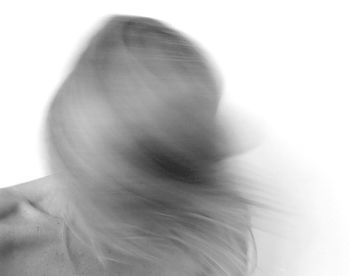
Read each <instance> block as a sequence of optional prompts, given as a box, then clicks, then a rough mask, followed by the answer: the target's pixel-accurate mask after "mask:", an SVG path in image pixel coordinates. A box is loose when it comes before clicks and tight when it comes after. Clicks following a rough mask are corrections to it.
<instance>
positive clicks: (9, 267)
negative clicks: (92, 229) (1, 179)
mask: <svg viewBox="0 0 350 276" xmlns="http://www.w3.org/2000/svg"><path fill="white" fill-rule="evenodd" d="M34 184H35V183H34ZM31 185H32V184H31V183H26V184H21V185H17V186H13V187H9V188H3V189H0V271H1V273H2V274H1V275H22V272H21V271H20V269H26V270H28V268H29V267H30V266H31V267H32V265H31V263H32V264H34V263H35V262H37V261H38V260H40V261H43V260H45V258H47V256H44V255H41V254H42V252H45V251H46V252H47V250H46V249H47V248H55V247H59V246H60V239H61V236H60V231H59V229H61V228H62V227H61V223H62V222H61V221H59V220H57V219H55V218H53V217H51V216H49V215H48V214H46V213H45V212H43V211H42V210H40V208H37V206H36V198H35V197H31V195H29V196H28V195H27V193H26V190H27V189H29V190H30V189H31V188H32V186H31ZM43 249H44V250H43ZM56 252H57V250H56ZM39 255H40V256H39ZM51 257H52V256H51ZM14 273H17V274H14ZM23 275H24V273H23ZM33 275H34V274H33Z"/></svg>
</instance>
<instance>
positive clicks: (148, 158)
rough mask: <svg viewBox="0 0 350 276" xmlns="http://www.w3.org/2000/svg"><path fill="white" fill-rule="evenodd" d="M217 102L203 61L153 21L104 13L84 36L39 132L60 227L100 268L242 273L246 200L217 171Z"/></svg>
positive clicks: (247, 230)
mask: <svg viewBox="0 0 350 276" xmlns="http://www.w3.org/2000/svg"><path fill="white" fill-rule="evenodd" d="M219 99H220V88H219V84H218V81H217V79H216V78H215V72H213V71H212V69H211V67H210V66H209V65H208V61H207V60H206V57H205V55H204V54H202V52H201V51H200V49H199V48H198V47H197V46H195V44H194V43H193V42H192V41H191V40H189V39H188V38H186V36H185V35H183V34H182V33H180V32H178V31H176V30H174V29H172V28H170V27H169V26H167V25H165V24H163V23H161V22H159V21H157V20H154V19H150V18H142V17H134V16H113V17H111V18H109V19H108V20H107V21H106V22H105V24H104V25H103V26H102V27H101V29H100V30H99V31H98V32H97V33H96V34H95V35H94V36H93V37H92V38H91V40H90V42H89V43H88V45H87V46H86V48H85V50H84V51H83V52H82V54H81V56H80V58H79V59H78V61H77V63H76V65H75V66H74V68H73V69H72V71H71V72H70V73H69V75H68V77H67V78H66V80H65V81H64V83H63V84H62V86H61V87H60V89H59V91H58V93H57V94H56V96H55V97H54V99H53V101H52V103H51V106H50V109H49V114H48V120H47V133H48V141H49V142H48V144H49V145H48V150H49V153H50V159H51V160H50V161H51V167H52V171H53V172H58V173H60V174H62V184H61V185H62V193H63V194H64V196H65V197H66V198H67V199H69V202H71V203H72V206H71V209H70V212H69V213H68V214H67V215H66V216H67V218H66V223H67V225H68V226H69V227H70V228H71V229H72V230H73V231H75V233H77V235H78V236H79V237H80V238H81V239H82V240H84V241H85V243H86V244H88V245H89V246H90V248H91V249H92V250H93V251H94V253H95V254H96V256H97V257H98V258H99V259H100V260H101V261H102V262H104V263H106V262H111V261H112V262H114V263H117V264H120V267H124V268H125V267H127V269H126V270H127V271H130V275H135V274H132V272H131V271H134V270H133V269H134V268H133V266H134V265H135V264H138V266H142V267H143V269H145V267H152V271H164V270H163V269H164V268H166V269H169V270H171V269H173V271H177V273H178V274H176V275H233V276H243V275H248V273H249V270H250V268H251V266H252V264H253V262H254V260H253V259H254V258H253V257H252V252H253V251H254V249H253V243H254V239H253V237H252V235H251V226H250V211H249V209H250V203H249V200H247V199H246V198H244V197H243V196H242V195H241V194H240V193H239V185H240V183H238V181H236V180H235V179H231V178H229V177H227V175H226V173H225V170H224V169H223V162H224V161H225V159H226V158H227V157H228V156H227V154H226V152H225V147H224V146H223V145H222V140H221V138H220V130H219V128H218V124H217V116H216V112H217V108H218V104H219ZM72 218H74V221H73V220H72ZM174 260H176V261H174ZM135 271H136V270H135ZM123 275H124V274H123ZM126 275H128V274H126ZM140 275H141V274H140ZM143 275H145V274H143ZM147 275H152V274H151V273H149V274H147ZM154 275H172V274H170V273H169V274H162V272H158V274H157V273H154Z"/></svg>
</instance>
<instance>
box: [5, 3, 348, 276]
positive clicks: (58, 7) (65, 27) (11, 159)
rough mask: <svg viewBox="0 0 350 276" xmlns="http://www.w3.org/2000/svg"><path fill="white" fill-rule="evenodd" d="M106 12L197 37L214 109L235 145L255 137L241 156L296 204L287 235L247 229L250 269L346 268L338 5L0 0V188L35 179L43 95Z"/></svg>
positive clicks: (344, 80)
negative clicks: (230, 124) (254, 256)
mask: <svg viewBox="0 0 350 276" xmlns="http://www.w3.org/2000/svg"><path fill="white" fill-rule="evenodd" d="M109 14H133V15H143V16H149V17H155V18H158V19H161V20H164V21H166V22H167V23H169V24H171V25H172V26H174V27H176V28H177V29H180V30H182V31H184V32H186V33H187V34H189V35H190V36H191V37H193V38H194V39H195V40H197V41H199V42H200V44H202V45H203V46H204V47H205V49H206V50H207V52H209V53H210V55H211V57H212V58H213V60H214V61H215V63H216V65H217V67H218V68H219V69H220V72H221V75H222V79H223V84H224V93H225V94H224V98H223V104H222V111H223V114H225V116H227V117H228V118H230V119H232V120H233V121H239V122H240V124H239V125H240V128H241V131H242V134H240V135H241V141H243V143H244V146H247V147H252V146H254V145H255V144H256V143H259V144H260V146H257V147H256V148H255V149H253V150H251V151H248V152H247V153H246V154H245V155H242V158H243V159H246V160H247V161H248V163H249V162H250V163H251V164H254V165H252V166H255V169H257V168H260V169H261V171H263V173H261V174H263V175H264V176H265V181H266V179H270V180H271V183H272V184H273V186H275V187H276V189H279V190H280V191H282V193H284V194H285V195H287V197H290V198H294V200H295V202H298V203H297V204H296V205H298V206H299V207H298V208H299V209H298V211H296V213H298V212H301V213H303V214H304V215H305V217H304V218H303V219H300V221H302V225H301V226H300V225H299V228H301V230H295V229H294V228H291V229H292V230H291V229H289V230H287V232H288V231H289V232H290V233H292V234H295V235H294V236H297V237H296V238H295V237H294V238H295V240H298V242H295V244H293V242H290V244H293V245H292V246H291V245H290V244H289V245H283V246H282V245H281V247H280V248H279V245H278V244H276V242H273V246H271V241H270V240H269V239H268V238H266V239H265V238H259V235H258V236H257V242H258V247H259V248H260V255H262V256H263V257H261V258H260V264H259V269H258V271H257V274H256V275H266V276H267V275H268V276H271V275H293V276H295V275H301V276H303V275H305V276H306V275H307V276H313V275H315V276H316V275H317V276H322V275H339V276H343V275H344V276H345V275H350V269H349V266H348V260H349V258H350V237H349V235H350V225H349V217H350V214H349V212H348V211H350V204H349V198H350V189H349V184H350V181H349V180H350V177H349V171H350V169H349V163H350V145H349V140H350V126H349V118H350V108H349V104H350V97H349V93H350V77H349V73H350V54H349V52H350V51H349V49H350V7H349V4H348V3H347V1H331V0H329V1H322V0H318V1H310V0H303V1H299V0H293V1H282V0H280V1H277V0H276V1H271V0H267V1H264V0H259V1H233V0H232V1H218V0H217V1H195V0H193V1H190V0H187V1H179V0H178V1H165V0H163V1H132V0H128V1H118V0H114V1H104V0H99V1H82V0H81V1H80V0H79V1H63V0H61V1H37V0H32V1H8V3H7V4H5V1H4V2H3V3H2V4H0V42H1V43H0V76H1V77H0V126H1V130H0V131H1V135H0V168H1V173H0V186H3V187H5V186H10V185H14V184H18V183H21V182H25V181H29V180H32V179H35V178H39V177H42V176H44V175H45V172H44V169H43V168H44V163H45V160H44V156H43V155H42V150H41V148H40V145H41V143H42V141H41V140H40V139H41V131H42V124H43V119H44V114H45V108H46V106H47V103H48V100H49V98H50V97H51V96H52V95H53V93H54V91H55V89H57V87H58V86H59V84H60V82H61V81H62V80H63V77H64V75H65V73H66V72H67V69H68V68H69V67H70V64H71V62H72V60H73V59H74V57H75V54H76V53H77V52H78V51H79V49H80V46H81V45H83V43H84V41H85V40H86V39H87V37H88V36H89V35H90V34H91V32H92V31H93V29H94V28H96V26H97V25H98V24H99V23H100V22H101V21H100V20H101V19H102V18H103V17H104V16H106V15H109ZM233 110H234V111H235V112H237V111H239V114H237V115H236V116H237V117H235V113H234V112H233ZM242 114H245V115H242ZM242 137H243V138H242ZM247 141H248V142H247ZM262 182H263V181H262ZM271 183H269V184H271ZM282 198H283V196H282ZM291 205H293V204H291ZM286 228H288V227H286ZM276 231H277V230H276ZM276 231H275V232H276ZM277 232H278V231H277ZM296 233H298V234H296ZM299 233H301V234H299ZM294 238H291V240H293V241H294ZM277 243H278V242H277ZM269 246H271V248H272V247H273V248H275V249H274V250H272V249H271V250H270V249H269V248H270V247H269ZM277 251H280V253H278V252H277ZM276 252H277V253H276Z"/></svg>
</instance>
